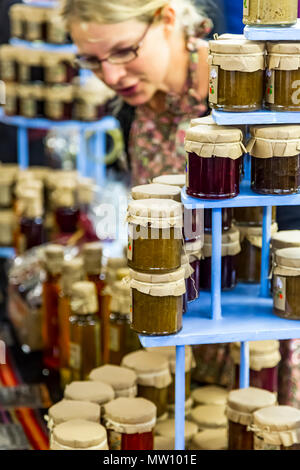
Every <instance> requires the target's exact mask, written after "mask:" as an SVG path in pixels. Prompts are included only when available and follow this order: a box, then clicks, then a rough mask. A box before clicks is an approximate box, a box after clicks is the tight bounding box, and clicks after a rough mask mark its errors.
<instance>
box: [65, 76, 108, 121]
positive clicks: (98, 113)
mask: <svg viewBox="0 0 300 470" xmlns="http://www.w3.org/2000/svg"><path fill="white" fill-rule="evenodd" d="M114 96H115V92H114V91H112V90H111V89H109V88H108V87H107V86H106V85H105V84H104V83H103V82H100V81H99V80H97V82H95V81H94V80H92V81H88V82H87V83H86V84H85V85H84V86H78V87H76V89H75V93H74V98H75V108H74V114H75V119H78V120H81V121H96V120H97V119H100V118H102V117H103V116H104V115H105V114H106V110H107V102H108V101H109V100H111V99H113V98H114Z"/></svg>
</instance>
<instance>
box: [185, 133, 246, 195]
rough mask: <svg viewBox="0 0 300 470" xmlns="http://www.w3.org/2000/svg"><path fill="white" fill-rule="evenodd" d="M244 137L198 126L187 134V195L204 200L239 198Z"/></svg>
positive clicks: (239, 134) (240, 134) (241, 134)
mask: <svg viewBox="0 0 300 470" xmlns="http://www.w3.org/2000/svg"><path fill="white" fill-rule="evenodd" d="M242 141H243V133H242V132H241V131H240V130H239V129H237V128H227V127H224V126H218V128H216V127H215V126H203V125H201V126H197V127H191V128H189V129H188V130H187V132H186V137H185V150H186V152H187V153H188V155H187V180H186V192H187V194H188V195H189V196H193V197H196V198H200V199H202V198H203V199H226V198H232V197H235V196H237V195H238V194H239V185H240V166H241V162H242V158H241V157H242V155H243V153H244V151H245V147H244V145H243V142H242Z"/></svg>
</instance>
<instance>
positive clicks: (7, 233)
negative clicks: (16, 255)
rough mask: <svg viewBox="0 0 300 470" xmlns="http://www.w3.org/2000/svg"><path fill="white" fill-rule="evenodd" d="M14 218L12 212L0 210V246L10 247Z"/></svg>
mask: <svg viewBox="0 0 300 470" xmlns="http://www.w3.org/2000/svg"><path fill="white" fill-rule="evenodd" d="M15 224H16V218H15V214H14V212H13V211H12V210H9V209H5V210H0V246H12V245H13V235H14V230H15Z"/></svg>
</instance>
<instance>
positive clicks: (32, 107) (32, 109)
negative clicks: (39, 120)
mask: <svg viewBox="0 0 300 470" xmlns="http://www.w3.org/2000/svg"><path fill="white" fill-rule="evenodd" d="M36 113H37V109H36V101H35V100H34V99H33V98H27V99H23V100H22V101H21V114H23V115H24V116H26V117H35V116H36Z"/></svg>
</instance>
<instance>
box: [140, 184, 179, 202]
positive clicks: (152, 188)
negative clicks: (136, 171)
mask: <svg viewBox="0 0 300 470" xmlns="http://www.w3.org/2000/svg"><path fill="white" fill-rule="evenodd" d="M131 195H132V199H134V200H139V199H173V200H174V201H177V202H181V188H180V187H179V186H171V185H167V184H157V183H151V184H142V185H140V186H135V187H134V188H132V190H131Z"/></svg>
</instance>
